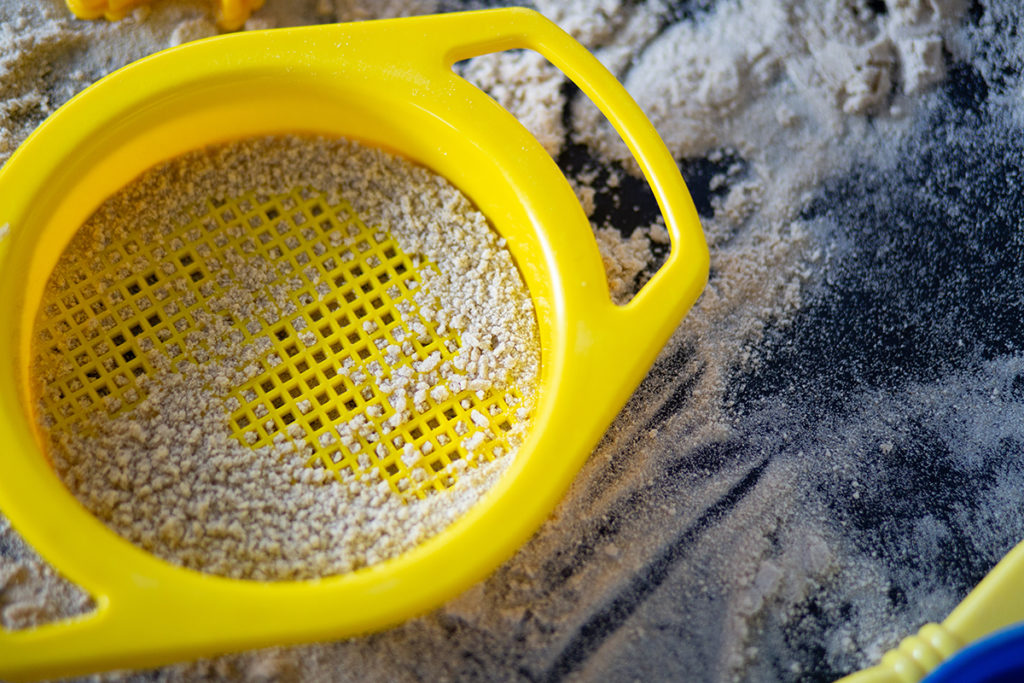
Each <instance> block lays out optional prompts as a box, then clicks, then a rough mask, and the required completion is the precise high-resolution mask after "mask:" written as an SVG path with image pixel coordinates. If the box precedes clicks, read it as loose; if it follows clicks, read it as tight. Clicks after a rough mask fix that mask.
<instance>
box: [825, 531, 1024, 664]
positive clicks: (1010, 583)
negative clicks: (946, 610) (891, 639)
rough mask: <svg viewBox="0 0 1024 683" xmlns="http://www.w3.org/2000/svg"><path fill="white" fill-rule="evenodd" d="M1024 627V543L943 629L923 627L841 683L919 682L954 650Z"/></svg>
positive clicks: (967, 598)
mask: <svg viewBox="0 0 1024 683" xmlns="http://www.w3.org/2000/svg"><path fill="white" fill-rule="evenodd" d="M1020 622H1024V542H1022V543H1019V544H1017V546H1016V547H1015V548H1014V549H1013V550H1011V551H1010V552H1009V553H1007V554H1006V557H1004V558H1003V559H1002V560H1000V561H999V564H997V565H996V566H995V567H994V568H993V569H992V571H990V572H989V573H988V575H987V576H986V577H985V578H984V579H982V581H981V583H979V584H978V585H977V587H975V589H974V590H973V591H971V593H970V594H969V595H968V596H967V597H966V598H964V600H963V602H961V603H960V604H959V605H957V607H956V609H954V610H953V611H952V612H951V613H950V615H949V616H948V617H947V618H946V619H945V621H943V622H942V623H941V624H925V625H924V626H922V627H921V630H920V631H918V632H917V633H916V634H915V635H911V636H907V637H906V638H904V639H903V640H901V641H900V644H899V645H897V646H896V647H894V648H893V649H892V650H889V651H888V652H886V653H885V655H884V656H883V657H882V661H881V662H879V663H878V664H877V665H876V666H873V667H871V668H868V669H864V670H863V671H858V672H857V673H855V674H851V675H849V676H847V677H845V678H843V679H842V680H841V682H840V683H918V682H919V681H921V680H922V679H924V677H925V676H927V675H928V674H929V673H931V672H932V671H933V670H934V669H935V668H936V667H938V666H939V665H940V664H942V662H944V661H945V660H946V659H948V658H949V657H951V656H953V655H954V654H956V652H957V651H958V650H960V649H961V648H963V647H966V646H967V645H969V644H972V643H974V642H975V641H978V640H980V639H982V638H985V637H986V636H988V635H991V634H992V633H995V632H996V631H999V630H1001V629H1003V628H1006V627H1007V626H1012V625H1013V624H1016V623H1020Z"/></svg>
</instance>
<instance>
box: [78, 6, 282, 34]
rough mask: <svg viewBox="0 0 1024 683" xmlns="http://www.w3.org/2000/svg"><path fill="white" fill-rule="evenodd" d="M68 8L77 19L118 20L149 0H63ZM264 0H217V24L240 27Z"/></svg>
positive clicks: (225, 28) (232, 27) (234, 28)
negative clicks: (101, 18)
mask: <svg viewBox="0 0 1024 683" xmlns="http://www.w3.org/2000/svg"><path fill="white" fill-rule="evenodd" d="M65 1H66V2H67V5H68V9H69V10H71V12H72V13H73V14H74V15H75V16H76V17H78V18H79V19H99V18H100V17H103V18H104V19H107V20H108V21H118V20H120V19H122V18H124V16H125V15H126V14H128V13H129V12H131V11H132V10H133V9H135V8H136V7H138V6H139V5H146V4H149V3H150V2H151V0H65ZM263 1H264V0H219V7H218V12H217V24H218V25H219V26H220V27H221V28H222V29H224V30H225V31H234V30H236V29H239V28H241V27H242V25H243V24H244V23H245V22H246V21H247V20H248V19H249V15H250V14H252V13H253V12H255V11H256V10H258V9H259V8H260V7H263Z"/></svg>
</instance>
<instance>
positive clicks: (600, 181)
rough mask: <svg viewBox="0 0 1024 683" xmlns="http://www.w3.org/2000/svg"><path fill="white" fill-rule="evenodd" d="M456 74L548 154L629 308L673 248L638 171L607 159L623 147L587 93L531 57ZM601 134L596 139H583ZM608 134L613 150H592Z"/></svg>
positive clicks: (481, 63)
mask: <svg viewBox="0 0 1024 683" xmlns="http://www.w3.org/2000/svg"><path fill="white" fill-rule="evenodd" d="M453 69H454V70H455V73H457V74H458V75H459V76H461V77H462V78H464V79H465V80H467V81H468V82H470V83H471V84H473V85H474V86H476V87H477V88H479V89H480V90H482V91H484V92H485V93H487V94H488V95H489V96H491V98H492V99H494V100H495V101H496V102H497V103H498V104H499V105H501V106H502V107H503V108H504V109H505V110H506V111H508V112H509V113H510V114H512V115H513V116H514V117H515V118H516V119H517V120H518V121H519V122H520V123H521V124H522V125H523V127H525V128H526V129H527V130H528V131H530V133H531V134H533V136H534V137H535V138H536V139H537V141H538V142H540V144H541V146H542V147H543V148H544V149H545V151H547V153H548V154H550V155H551V157H552V159H553V160H554V161H555V163H556V164H557V165H558V167H559V168H560V169H561V170H562V173H563V174H564V175H565V177H566V179H567V180H568V181H569V184H570V185H571V186H572V188H573V190H574V191H575V192H576V196H577V198H578V199H579V200H580V204H581V205H582V206H583V209H584V212H585V213H586V214H587V218H588V219H589V220H590V226H591V229H592V230H593V232H594V239H595V240H596V242H597V245H598V249H599V250H600V252H601V260H602V263H603V265H604V271H605V277H606V280H607V282H608V289H609V292H610V295H611V298H612V301H614V302H615V303H616V304H619V305H624V304H627V303H629V301H631V300H632V298H633V297H634V296H635V295H636V293H637V292H639V291H640V289H641V287H643V286H644V284H646V283H647V281H648V280H650V279H651V277H653V275H654V274H655V273H656V272H657V271H658V269H659V268H661V266H662V265H663V264H664V263H665V259H666V258H667V257H668V254H669V251H670V250H671V245H670V244H669V238H668V232H667V231H666V230H665V224H664V221H663V219H662V217H661V211H660V209H659V208H658V203H657V201H656V200H655V198H654V194H653V192H652V191H651V189H650V187H649V186H648V184H647V181H646V180H645V179H644V178H643V175H641V173H640V170H639V167H638V166H636V164H635V162H633V161H632V160H631V159H630V160H629V161H627V162H625V163H623V162H620V161H617V160H615V157H614V156H612V153H611V152H612V150H613V149H615V150H617V149H618V147H621V148H622V149H623V150H626V146H625V143H624V142H622V141H621V139H620V138H618V134H617V133H615V130H614V128H613V127H612V126H611V124H610V123H609V122H608V121H607V119H606V118H605V117H604V115H603V114H602V113H601V112H600V110H599V109H598V108H597V106H596V105H594V103H593V102H591V100H590V98H589V97H587V95H586V94H585V93H583V92H582V91H581V90H580V89H579V88H577V87H576V86H575V85H574V84H573V83H572V82H571V81H570V80H569V79H568V78H566V76H565V75H564V74H563V73H562V72H561V71H560V70H559V69H558V68H557V67H555V66H554V65H553V64H551V62H549V61H548V60H547V59H545V58H544V57H543V56H542V55H541V54H539V53H537V52H534V51H532V50H525V49H516V50H506V51H504V52H494V53H490V54H485V55H481V56H478V57H472V58H470V59H465V60H462V61H459V62H456V63H455V64H454V66H453ZM598 128H600V129H601V131H602V132H600V133H599V134H598V133H595V134H594V135H589V134H588V133H587V131H589V130H591V129H594V130H597V129H598ZM608 131H610V133H608ZM609 134H612V135H615V136H616V144H615V145H614V146H612V147H609V146H608V145H607V144H604V145H601V146H598V145H595V144H594V142H595V141H597V140H607V139H608V135H609ZM628 154H629V153H628V150H627V151H626V155H627V157H628Z"/></svg>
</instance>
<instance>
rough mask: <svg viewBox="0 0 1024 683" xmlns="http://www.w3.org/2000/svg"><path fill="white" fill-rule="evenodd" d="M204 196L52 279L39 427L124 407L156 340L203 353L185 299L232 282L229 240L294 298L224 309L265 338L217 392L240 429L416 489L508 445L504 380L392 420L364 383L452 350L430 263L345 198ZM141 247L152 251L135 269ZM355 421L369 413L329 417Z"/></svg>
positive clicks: (240, 327)
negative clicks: (426, 295) (432, 289)
mask: <svg viewBox="0 0 1024 683" xmlns="http://www.w3.org/2000/svg"><path fill="white" fill-rule="evenodd" d="M206 208H207V212H206V213H205V214H204V215H202V216H199V217H198V218H195V219H194V220H192V221H190V222H183V224H182V225H181V226H180V227H178V228H172V229H170V230H168V231H167V232H166V233H165V238H164V239H161V240H158V241H156V242H154V243H150V244H145V243H140V242H139V241H137V240H133V239H126V240H123V241H115V242H114V243H112V244H110V245H109V246H107V247H106V248H105V249H104V250H103V251H102V252H101V253H100V255H99V256H98V258H97V259H96V260H95V261H94V262H93V263H92V264H91V266H90V267H89V268H79V269H76V270H75V271H74V272H73V273H71V274H70V276H69V277H67V278H66V279H65V280H64V281H63V282H61V283H60V287H61V288H62V290H63V291H62V292H61V294H60V296H59V297H57V300H58V301H59V304H58V303H52V304H50V305H48V306H47V307H45V308H44V309H43V310H42V311H40V315H39V320H38V321H37V324H36V330H37V340H38V342H39V343H40V344H43V345H45V350H44V353H46V354H49V355H50V361H56V362H55V363H53V364H54V365H55V366H57V367H59V368H60V372H58V373H55V374H53V375H52V377H51V378H50V379H49V385H48V386H47V390H45V391H40V400H41V410H42V415H41V418H42V419H41V421H42V423H43V424H44V426H48V427H60V428H67V427H69V426H71V425H72V424H74V423H79V422H82V423H84V422H85V421H84V420H83V418H84V417H85V415H87V414H88V413H90V412H91V411H95V410H105V411H107V412H108V413H109V414H110V415H112V416H113V415H117V414H119V413H122V412H125V411H128V410H130V409H131V408H132V407H133V406H135V405H137V404H138V402H139V401H141V400H142V399H143V398H144V386H143V384H144V383H141V382H140V378H142V377H143V376H145V375H149V374H153V368H152V367H151V366H150V365H149V364H148V361H147V353H150V352H152V351H154V350H157V351H161V352H163V353H164V354H166V355H167V356H168V357H170V358H172V359H175V360H176V361H179V362H180V361H189V362H195V363H204V362H207V361H208V360H210V359H211V357H212V356H213V355H214V354H215V353H216V351H215V350H213V349H209V348H206V347H205V346H203V345H201V344H200V345H196V344H195V343H191V342H187V341H186V335H188V333H189V331H190V329H191V328H192V327H193V326H194V325H197V324H199V323H198V321H199V319H200V317H202V316H197V315H196V314H197V313H200V312H201V313H203V314H206V315H210V314H213V313H214V312H213V311H211V310H210V308H209V306H208V305H207V302H208V301H209V300H210V299H211V298H212V297H214V296H215V295H216V294H218V293H219V292H222V291H223V290H224V288H226V287H230V286H232V279H231V277H230V274H229V273H228V272H226V266H225V264H224V263H223V261H222V259H221V258H219V256H218V254H220V253H222V252H223V251H224V250H225V249H235V250H238V251H240V252H241V253H243V254H247V255H253V256H262V257H264V258H265V259H266V260H267V261H269V262H270V263H271V264H273V265H275V267H277V269H278V271H279V272H280V276H279V277H278V278H277V279H276V280H275V281H274V282H273V283H271V284H270V285H269V286H268V287H267V292H266V294H267V296H270V289H271V288H280V287H285V290H286V291H287V296H288V299H289V301H290V302H291V304H292V306H289V308H290V309H294V311H293V312H292V313H290V314H289V315H288V316H287V317H286V318H285V319H281V320H274V321H253V320H249V321H239V320H234V319H233V318H231V316H230V315H225V314H223V313H221V314H220V315H224V316H225V317H224V321H225V322H226V323H228V324H229V325H231V327H232V329H233V331H232V335H237V339H238V340H240V341H242V342H243V343H246V344H248V343H251V342H252V341H253V340H255V339H256V338H258V337H265V338H268V339H269V340H270V342H271V345H272V349H271V350H270V351H268V352H266V353H265V354H264V355H263V356H262V357H261V358H260V359H259V361H258V362H259V364H260V372H259V374H258V376H257V377H256V378H255V379H254V380H253V381H251V382H249V383H248V384H246V385H245V386H241V387H237V388H235V389H233V390H231V391H230V392H229V394H228V396H229V399H228V405H229V406H231V411H232V412H231V414H230V415H228V416H225V419H226V421H227V423H228V426H229V428H230V429H231V432H232V434H233V436H234V437H235V438H237V439H238V440H239V441H240V442H242V443H244V444H246V445H249V446H251V447H253V448H261V447H265V446H269V445H271V444H275V443H281V442H291V443H293V444H294V445H295V446H296V448H297V449H298V450H299V452H300V453H302V454H303V455H304V457H306V458H307V464H308V465H310V466H323V467H325V468H327V469H328V470H329V471H331V472H332V473H334V475H335V476H336V477H338V478H339V480H340V479H341V475H342V470H344V469H348V470H351V471H352V472H354V473H356V474H364V473H367V472H372V473H374V474H375V475H376V476H377V477H379V479H381V480H385V481H387V482H388V483H389V485H390V486H391V488H392V489H393V490H394V491H396V492H399V493H403V494H404V495H407V496H409V495H415V496H418V497H424V496H425V495H427V494H429V493H430V492H431V491H434V490H442V489H444V488H446V487H450V486H451V485H452V484H454V483H455V481H456V480H457V478H458V470H459V466H458V465H457V463H458V462H459V461H463V462H465V463H466V465H467V466H474V465H475V464H476V463H477V462H479V460H480V459H485V460H493V459H494V458H496V457H500V456H502V455H503V454H504V453H506V452H507V451H508V450H509V443H508V440H507V436H508V434H509V432H511V431H512V430H513V428H514V427H515V426H516V424H517V423H518V422H522V421H523V418H525V417H526V416H525V415H521V414H519V412H517V406H519V405H520V403H521V401H522V397H521V395H520V394H519V393H518V391H516V390H515V389H514V388H511V389H506V390H503V391H495V390H485V391H471V390H469V389H466V390H463V391H460V392H450V391H449V392H442V394H443V393H447V394H448V396H446V397H443V398H440V399H439V398H438V397H435V396H433V395H428V396H426V397H425V400H424V404H425V405H426V406H427V409H426V410H413V411H412V415H411V418H410V417H409V416H408V415H406V416H405V418H403V419H397V418H396V419H393V418H395V415H396V410H395V409H394V408H393V407H392V406H391V405H390V403H389V400H388V397H387V396H386V395H385V394H384V392H383V391H381V389H380V388H379V387H377V386H376V385H375V384H373V383H372V382H369V381H361V380H363V379H365V378H366V377H367V376H368V375H371V374H372V373H370V372H367V370H369V369H370V368H371V366H372V365H373V364H375V363H376V364H380V367H382V368H384V369H385V370H386V371H387V372H391V373H395V372H402V371H403V368H405V367H411V365H412V364H413V363H421V362H424V361H427V360H428V359H430V358H432V357H433V358H435V359H436V358H440V360H442V361H443V360H445V359H448V358H451V357H452V356H453V354H455V353H456V352H457V351H458V350H459V348H460V343H461V342H460V339H459V335H458V333H457V332H455V331H454V330H451V329H447V330H444V331H443V333H442V331H441V330H439V329H438V327H437V325H436V323H433V322H431V321H429V320H427V319H425V318H424V317H423V316H421V315H420V311H419V306H418V305H417V303H416V301H415V300H414V298H413V296H412V293H413V291H415V290H416V289H417V288H418V287H419V286H420V285H421V283H422V278H421V273H422V272H423V270H424V269H426V268H436V266H434V265H433V264H431V263H429V262H427V261H425V260H423V259H421V258H413V257H411V256H410V255H409V254H406V253H404V252H403V251H402V249H401V248H400V246H399V245H398V244H397V243H396V242H395V241H394V239H392V237H391V236H390V235H389V234H388V233H386V232H382V231H379V230H376V229H373V228H372V227H368V226H366V225H365V224H364V223H363V222H362V221H361V220H360V219H359V217H358V216H357V215H356V214H355V212H354V211H353V210H352V208H351V206H350V205H349V204H348V203H347V202H345V201H343V200H342V201H338V202H335V203H331V202H330V201H329V200H328V198H327V197H326V196H325V195H324V194H321V193H316V192H313V191H310V190H308V189H303V188H296V189H293V190H292V191H291V192H288V193H284V194H280V195H276V196H272V197H257V196H256V195H253V194H247V195H244V196H241V197H237V198H235V199H233V200H230V201H227V202H215V201H208V203H207V207H206ZM339 234H340V235H341V236H342V238H341V239H338V237H337V236H338V235H339ZM140 254H141V255H145V256H146V257H147V258H146V259H145V261H146V262H149V263H156V264H159V265H158V266H156V267H154V268H151V269H149V270H146V271H144V272H138V271H137V270H133V269H132V268H131V267H130V264H132V263H134V262H136V261H137V259H136V257H137V256H138V255H140ZM278 291H279V290H278ZM58 340H60V343H58ZM409 343H411V346H412V353H409V354H403V355H402V356H401V357H400V358H401V359H400V360H399V361H398V362H397V363H393V364H389V363H388V361H387V359H386V357H385V354H384V353H383V349H384V348H386V347H387V346H388V345H391V344H395V345H402V344H409ZM407 348H408V346H407ZM520 412H521V411H520ZM353 419H361V420H366V421H367V424H366V425H365V427H364V428H363V429H361V430H357V431H356V432H355V433H353V432H352V430H341V431H339V429H338V428H339V427H340V426H342V425H345V424H346V423H349V422H350V421H352V420H353ZM467 444H468V447H467ZM410 446H411V447H410ZM453 465H454V466H453Z"/></svg>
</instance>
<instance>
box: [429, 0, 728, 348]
mask: <svg viewBox="0 0 1024 683" xmlns="http://www.w3.org/2000/svg"><path fill="white" fill-rule="evenodd" d="M444 19H445V21H446V23H448V26H446V27H445V29H446V30H445V31H443V32H439V33H440V35H439V36H438V37H439V39H440V41H441V44H440V45H438V44H435V49H436V48H437V47H440V48H441V49H442V50H443V51H444V52H443V56H444V59H445V61H446V66H449V67H450V66H451V65H452V64H454V63H455V62H457V61H460V60H463V59H468V58H470V57H475V56H479V55H482V54H488V53H492V52H499V51H503V50H511V49H517V48H524V49H530V50H534V51H535V52H538V53H540V54H541V55H543V56H544V57H545V58H546V59H547V60H548V61H550V62H551V63H552V64H553V65H555V66H556V67H557V68H558V69H560V70H561V71H562V73H563V74H565V75H566V76H567V77H568V78H569V79H570V80H571V81H572V82H573V83H575V84H576V86H577V87H579V89H580V90H581V91H583V93H584V94H586V95H587V96H588V97H589V98H590V99H591V101H592V102H593V103H594V104H595V105H596V106H597V108H598V109H599V110H600V111H601V113H602V114H604V115H605V117H606V118H607V119H608V121H609V122H611V124H612V126H613V127H614V128H615V130H616V131H617V132H618V133H619V135H620V136H621V137H622V140H623V141H624V142H625V143H626V146H627V147H628V148H629V150H630V152H631V153H632V154H633V157H634V158H635V159H636V162H637V164H638V165H639V166H640V169H641V170H642V171H643V174H644V178H645V179H646V180H647V182H648V184H649V185H650V187H651V190H652V191H653V193H654V196H655V199H657V202H658V206H659V208H660V209H661V213H662V216H663V217H664V219H665V226H666V228H667V229H668V233H669V236H670V238H671V241H672V249H671V252H670V253H669V256H668V258H667V260H666V261H665V264H664V265H663V266H662V267H661V268H660V269H659V270H658V272H657V273H656V274H655V275H654V277H652V278H651V280H650V282H648V283H647V284H646V285H645V286H644V287H643V289H641V290H640V292H639V293H638V294H637V295H636V296H635V297H634V298H633V300H632V301H631V302H630V303H628V304H626V305H625V306H610V308H612V309H613V310H612V311H611V312H610V313H609V316H610V317H611V319H612V325H613V327H614V328H616V329H618V330H619V331H620V332H621V331H622V330H629V334H628V335H621V337H622V338H624V339H626V340H627V341H629V340H630V339H637V338H638V335H645V336H644V337H641V338H648V339H657V340H658V344H657V345H656V346H657V347H659V348H660V346H661V344H662V343H663V342H664V340H665V339H667V338H668V336H669V335H670V334H671V333H672V331H673V330H675V328H676V326H677V325H678V323H679V321H680V320H681V319H682V317H683V315H685V314H686V311H687V310H689V308H690V306H692V305H693V302H694V301H696V299H697V297H698V296H699V295H700V292H701V291H702V290H703V288H704V285H705V284H706V282H707V277H708V267H709V254H708V248H707V243H706V242H705V240H704V234H703V231H702V230H701V227H700V219H699V218H698V216H697V211H696V209H695V208H694V205H693V200H692V199H691V198H690V193H689V190H687V188H686V183H685V182H684V181H683V178H682V176H681V175H680V173H679V168H678V166H677V165H676V162H675V160H674V159H673V158H672V155H671V154H670V153H669V151H668V149H667V148H666V147H665V143H664V142H663V141H662V140H661V138H660V137H659V135H658V132H657V131H656V130H655V129H654V126H653V125H652V124H651V122H650V121H649V120H648V118H647V117H646V116H645V115H644V113H643V111H642V110H641V109H640V107H639V105H637V103H636V102H635V101H634V100H633V98H632V97H631V96H630V95H629V93H628V92H626V89H625V88H624V87H623V86H622V84H621V83H619V81H618V80H617V79H616V78H615V76H613V75H612V73H611V72H609V71H608V69H606V68H605V67H604V65H603V64H601V62H599V61H598V60H597V58H596V57H594V55H592V54H591V53H590V52H589V51H588V50H587V49H586V48H585V47H583V45H581V44H580V43H578V42H577V41H576V40H575V39H574V38H572V37H571V36H570V35H569V34H568V33H566V32H565V31H563V30H562V29H560V28H558V26H556V25H555V24H553V23H552V22H551V21H549V20H548V19H546V18H544V17H543V16H542V15H541V14H539V13H537V12H535V11H533V10H529V9H524V8H509V9H503V10H488V11H483V12H467V13H464V14H457V15H447V16H445V17H444ZM445 40H447V41H448V42H447V44H444V41H445ZM609 304H611V302H610V301H609ZM632 351H633V352H634V353H635V348H633V349H632Z"/></svg>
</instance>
